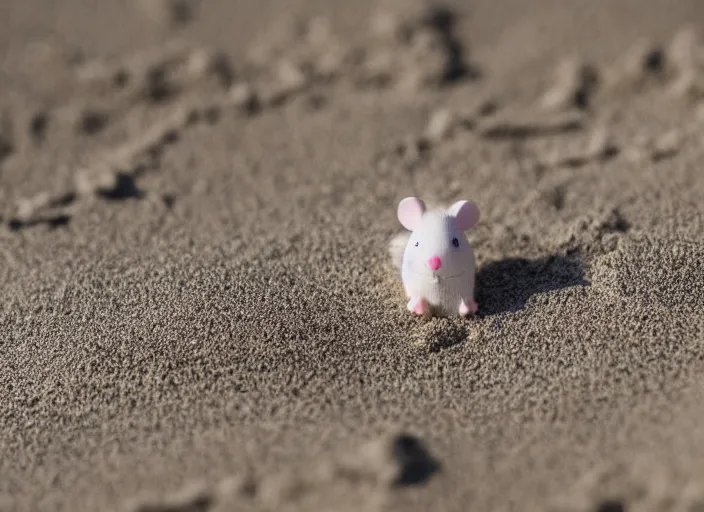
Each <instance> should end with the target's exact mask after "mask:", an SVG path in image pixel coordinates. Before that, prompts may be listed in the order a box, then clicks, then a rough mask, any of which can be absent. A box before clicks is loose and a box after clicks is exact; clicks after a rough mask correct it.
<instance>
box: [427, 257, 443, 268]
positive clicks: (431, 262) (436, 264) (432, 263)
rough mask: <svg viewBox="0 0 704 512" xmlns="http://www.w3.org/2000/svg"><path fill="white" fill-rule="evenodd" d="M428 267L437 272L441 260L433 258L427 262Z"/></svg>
mask: <svg viewBox="0 0 704 512" xmlns="http://www.w3.org/2000/svg"><path fill="white" fill-rule="evenodd" d="M428 266H429V267H430V268H432V269H433V270H437V269H439V268H440V267H442V260H441V259H440V258H438V257H437V256H433V257H432V258H430V259H429V260H428Z"/></svg>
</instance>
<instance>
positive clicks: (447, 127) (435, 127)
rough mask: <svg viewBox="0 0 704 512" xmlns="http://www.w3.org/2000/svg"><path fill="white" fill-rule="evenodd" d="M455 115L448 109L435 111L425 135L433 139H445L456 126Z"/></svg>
mask: <svg viewBox="0 0 704 512" xmlns="http://www.w3.org/2000/svg"><path fill="white" fill-rule="evenodd" d="M454 121H455V119H454V116H453V115H452V113H451V112H450V111H449V110H448V109H440V110H436V111H435V112H433V114H432V116H431V117H430V121H429V122H428V125H427V127H426V129H425V136H426V137H427V138H428V139H429V140H431V141H439V140H442V139H445V138H446V137H447V136H448V135H449V134H450V132H451V131H452V128H453V127H454V124H455V123H454Z"/></svg>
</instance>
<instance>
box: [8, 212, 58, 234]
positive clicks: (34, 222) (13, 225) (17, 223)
mask: <svg viewBox="0 0 704 512" xmlns="http://www.w3.org/2000/svg"><path fill="white" fill-rule="evenodd" d="M69 222H71V217H69V216H68V215H52V216H44V217H37V218H35V219H31V220H19V219H10V221H9V222H8V226H9V228H10V229H11V230H12V231H21V230H23V229H26V228H31V227H34V226H39V225H41V224H46V225H47V226H49V229H51V230H54V229H58V228H60V227H64V226H67V225H68V224H69Z"/></svg>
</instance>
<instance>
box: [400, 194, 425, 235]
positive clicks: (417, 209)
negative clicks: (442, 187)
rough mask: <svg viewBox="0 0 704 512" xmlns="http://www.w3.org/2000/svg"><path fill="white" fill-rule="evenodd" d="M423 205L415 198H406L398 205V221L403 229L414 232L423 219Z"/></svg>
mask: <svg viewBox="0 0 704 512" xmlns="http://www.w3.org/2000/svg"><path fill="white" fill-rule="evenodd" d="M423 213H425V203H423V201H421V200H420V199H418V198H417V197H407V198H405V199H404V200H402V201H401V202H400V203H399V204H398V211H397V215H398V220H399V221H400V222H401V224H402V225H403V227H404V228H406V229H407V230H409V231H415V230H416V229H417V228H418V226H420V222H421V220H422V219H423Z"/></svg>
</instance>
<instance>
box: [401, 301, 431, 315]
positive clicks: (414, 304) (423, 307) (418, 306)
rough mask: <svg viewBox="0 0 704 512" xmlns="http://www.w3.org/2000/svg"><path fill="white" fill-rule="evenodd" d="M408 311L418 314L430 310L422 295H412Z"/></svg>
mask: <svg viewBox="0 0 704 512" xmlns="http://www.w3.org/2000/svg"><path fill="white" fill-rule="evenodd" d="M406 307H407V308H408V311H410V312H412V313H415V314H416V315H424V314H425V313H427V312H428V305H427V304H426V302H425V300H424V299H423V298H422V297H411V300H409V301H408V306H406Z"/></svg>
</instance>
